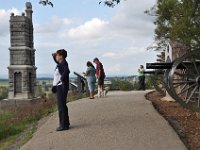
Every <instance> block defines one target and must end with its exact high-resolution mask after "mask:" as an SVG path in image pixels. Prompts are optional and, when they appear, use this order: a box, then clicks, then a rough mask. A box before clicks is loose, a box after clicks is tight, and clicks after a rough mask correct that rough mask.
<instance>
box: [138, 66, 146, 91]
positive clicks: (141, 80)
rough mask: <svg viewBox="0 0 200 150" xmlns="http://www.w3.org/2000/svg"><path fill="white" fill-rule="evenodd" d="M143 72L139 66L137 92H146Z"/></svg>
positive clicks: (142, 67) (142, 68)
mask: <svg viewBox="0 0 200 150" xmlns="http://www.w3.org/2000/svg"><path fill="white" fill-rule="evenodd" d="M144 72H145V70H144V66H143V65H140V68H139V69H138V73H139V89H138V90H143V91H145V90H146V87H145V74H144Z"/></svg>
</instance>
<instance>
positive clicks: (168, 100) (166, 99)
mask: <svg viewBox="0 0 200 150" xmlns="http://www.w3.org/2000/svg"><path fill="white" fill-rule="evenodd" d="M161 100H162V101H167V102H175V100H174V99H173V98H172V97H171V96H170V95H169V94H168V93H167V92H166V96H165V97H163V98H161Z"/></svg>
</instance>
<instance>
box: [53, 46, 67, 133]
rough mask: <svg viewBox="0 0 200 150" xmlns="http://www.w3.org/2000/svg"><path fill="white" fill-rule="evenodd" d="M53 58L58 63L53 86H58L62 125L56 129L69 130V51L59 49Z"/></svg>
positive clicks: (59, 113)
mask: <svg viewBox="0 0 200 150" xmlns="http://www.w3.org/2000/svg"><path fill="white" fill-rule="evenodd" d="M52 55H53V58H54V60H55V62H56V64H57V67H56V69H55V74H54V82H53V86H54V87H55V88H56V91H55V92H56V94H57V103H58V115H59V123H60V126H59V127H58V128H57V129H56V131H63V130H68V129H69V126H70V122H69V115H68V107H67V104H66V103H67V95H68V90H69V73H70V71H69V67H68V63H67V61H66V58H67V51H66V50H64V49H61V50H58V51H57V52H56V53H53V54H52Z"/></svg>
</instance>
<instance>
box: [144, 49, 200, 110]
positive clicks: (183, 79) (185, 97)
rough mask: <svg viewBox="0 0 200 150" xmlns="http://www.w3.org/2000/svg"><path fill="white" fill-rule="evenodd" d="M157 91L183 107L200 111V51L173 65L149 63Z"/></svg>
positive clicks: (181, 58) (149, 72)
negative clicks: (167, 95)
mask: <svg viewBox="0 0 200 150" xmlns="http://www.w3.org/2000/svg"><path fill="white" fill-rule="evenodd" d="M146 69H153V71H146V72H145V73H146V74H151V76H152V83H153V85H154V87H155V89H156V90H157V91H158V92H159V93H161V94H162V95H164V94H165V93H166V92H167V93H168V94H169V95H170V96H171V97H172V98H173V99H174V100H176V101H177V102H178V103H180V104H181V105H182V106H184V107H186V108H189V109H192V110H194V111H200V50H193V51H190V52H187V53H186V54H184V55H182V56H181V57H179V58H176V59H175V60H174V61H173V62H172V63H147V64H146Z"/></svg>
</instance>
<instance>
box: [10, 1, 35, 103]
mask: <svg viewBox="0 0 200 150" xmlns="http://www.w3.org/2000/svg"><path fill="white" fill-rule="evenodd" d="M25 11H26V13H22V15H21V16H16V15H15V14H14V13H12V14H11V16H10V40H11V47H10V48H9V50H10V66H9V67H8V70H9V95H8V99H9V100H32V99H34V98H35V84H36V69H37V68H36V67H35V49H34V43H33V22H32V14H33V11H32V5H31V3H30V2H27V3H26V10H25Z"/></svg>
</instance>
